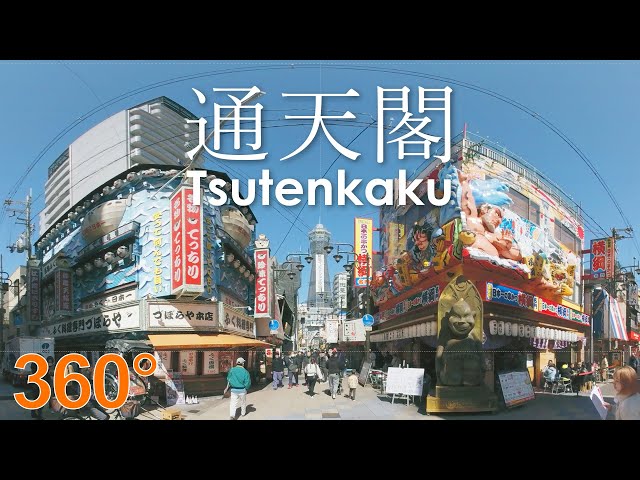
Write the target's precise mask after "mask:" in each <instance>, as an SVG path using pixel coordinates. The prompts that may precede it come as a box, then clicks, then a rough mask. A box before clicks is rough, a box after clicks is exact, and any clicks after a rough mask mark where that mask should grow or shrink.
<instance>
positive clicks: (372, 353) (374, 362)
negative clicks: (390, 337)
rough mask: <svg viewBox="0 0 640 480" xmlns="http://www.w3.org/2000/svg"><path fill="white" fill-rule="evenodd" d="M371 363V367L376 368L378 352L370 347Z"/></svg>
mask: <svg viewBox="0 0 640 480" xmlns="http://www.w3.org/2000/svg"><path fill="white" fill-rule="evenodd" d="M368 360H369V364H370V365H371V368H375V365H376V352H374V351H373V350H371V349H369V359H368Z"/></svg>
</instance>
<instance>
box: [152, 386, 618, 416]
mask: <svg viewBox="0 0 640 480" xmlns="http://www.w3.org/2000/svg"><path fill="white" fill-rule="evenodd" d="M318 387H320V388H318ZM601 388H602V390H603V394H604V396H605V398H607V397H610V396H611V395H612V392H613V388H612V384H611V383H609V384H607V385H602V384H601ZM608 400H610V401H611V398H608ZM178 408H180V410H182V412H183V414H184V416H185V418H186V419H187V420H227V419H228V418H229V400H227V399H222V398H220V397H210V398H207V399H201V403H200V404H198V405H183V406H180V407H178ZM151 414H153V415H154V416H155V418H159V416H160V415H161V412H160V411H156V412H151V413H150V416H151ZM238 415H239V411H238ZM610 417H611V416H610ZM337 419H341V420H598V419H599V417H598V414H597V412H596V410H595V407H594V406H593V404H592V403H591V400H590V399H589V397H588V394H586V393H581V394H580V395H579V396H577V397H576V395H575V394H551V393H542V392H536V398H535V399H534V400H532V401H530V402H528V403H526V404H525V405H522V406H519V407H516V408H512V409H509V410H501V411H499V412H497V413H495V414H491V413H477V414H447V415H445V414H437V415H436V414H434V415H422V414H420V413H418V412H417V406H416V405H414V404H413V403H411V404H410V405H408V406H407V405H406V401H405V400H400V401H399V400H397V399H396V400H395V402H394V404H391V398H390V397H388V396H381V395H380V394H379V392H378V391H377V390H374V389H373V388H371V387H370V386H367V387H362V386H360V387H358V390H357V393H356V400H355V401H352V400H350V399H349V398H345V396H344V395H343V396H338V397H336V399H335V400H334V399H332V398H331V396H330V395H328V383H323V384H320V385H319V386H317V387H316V395H315V396H314V397H313V398H311V397H310V396H309V395H308V394H307V393H306V388H305V387H303V386H299V387H293V388H292V389H288V388H287V387H284V388H280V389H278V391H273V389H272V388H271V385H270V384H268V385H266V386H265V387H264V388H262V389H259V390H256V391H254V392H251V393H249V394H248V395H247V416H246V417H240V420H243V421H244V420H337Z"/></svg>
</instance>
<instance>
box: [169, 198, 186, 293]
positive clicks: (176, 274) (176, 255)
mask: <svg viewBox="0 0 640 480" xmlns="http://www.w3.org/2000/svg"><path fill="white" fill-rule="evenodd" d="M170 204H171V207H170V208H171V209H170V211H171V294H172V295H174V294H175V292H177V291H178V290H180V289H181V288H182V285H183V283H184V265H183V263H182V249H183V245H182V236H183V225H182V221H183V219H182V189H178V190H176V191H175V192H174V194H173V195H172V196H171V200H170Z"/></svg>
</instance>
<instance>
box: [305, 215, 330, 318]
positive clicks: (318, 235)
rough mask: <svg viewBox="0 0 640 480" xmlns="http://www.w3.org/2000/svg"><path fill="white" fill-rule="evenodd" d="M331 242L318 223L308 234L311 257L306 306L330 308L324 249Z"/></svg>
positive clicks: (327, 270) (324, 229) (328, 280)
mask: <svg viewBox="0 0 640 480" xmlns="http://www.w3.org/2000/svg"><path fill="white" fill-rule="evenodd" d="M330 241H331V232H329V230H327V229H326V228H324V226H323V225H322V224H321V223H319V224H318V225H316V226H315V228H314V229H313V230H311V231H310V232H309V253H310V254H311V256H312V257H313V261H312V262H311V279H310V281H309V295H308V296H307V305H308V306H309V307H310V308H313V307H327V308H330V307H331V306H332V291H331V278H330V277H329V265H328V264H327V254H326V252H325V251H324V247H325V246H326V245H329V242H330Z"/></svg>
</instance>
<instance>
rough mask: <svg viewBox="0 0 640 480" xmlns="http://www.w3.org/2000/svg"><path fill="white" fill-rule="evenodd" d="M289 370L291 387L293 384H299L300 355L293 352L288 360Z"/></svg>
mask: <svg viewBox="0 0 640 480" xmlns="http://www.w3.org/2000/svg"><path fill="white" fill-rule="evenodd" d="M286 364H287V370H288V371H289V388H291V386H292V385H295V386H296V387H297V386H298V357H297V356H296V355H295V354H294V353H293V352H292V353H291V354H290V355H289V357H288V358H287V361H286Z"/></svg>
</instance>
